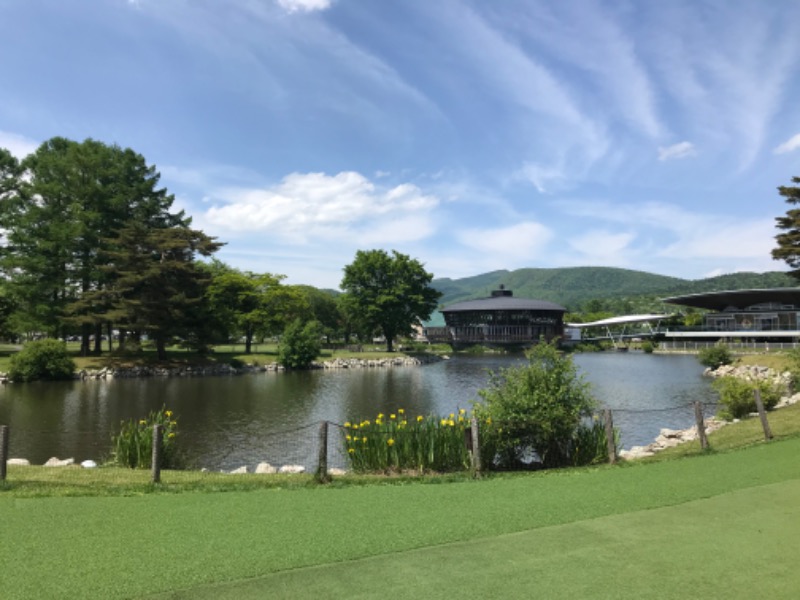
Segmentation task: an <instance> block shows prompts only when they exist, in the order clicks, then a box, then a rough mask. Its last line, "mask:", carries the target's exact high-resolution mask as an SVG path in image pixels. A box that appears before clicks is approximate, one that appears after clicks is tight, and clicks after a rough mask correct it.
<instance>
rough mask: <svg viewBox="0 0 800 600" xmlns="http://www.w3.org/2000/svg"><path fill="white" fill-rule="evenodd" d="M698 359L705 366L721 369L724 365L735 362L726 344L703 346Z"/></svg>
mask: <svg viewBox="0 0 800 600" xmlns="http://www.w3.org/2000/svg"><path fill="white" fill-rule="evenodd" d="M697 360H699V361H700V364H701V365H703V366H705V367H710V368H712V369H719V368H720V367H721V366H722V365H729V364H731V363H732V362H733V356H731V352H730V350H728V347H727V346H726V345H725V344H717V345H716V346H709V347H708V348H703V349H702V350H700V352H699V353H698V354H697Z"/></svg>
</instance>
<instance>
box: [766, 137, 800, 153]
mask: <svg viewBox="0 0 800 600" xmlns="http://www.w3.org/2000/svg"><path fill="white" fill-rule="evenodd" d="M798 148H800V133H796V134H795V135H793V136H792V137H790V138H789V139H788V140H786V141H785V142H783V143H782V144H781V145H779V146H778V147H776V148H775V149H774V150H773V151H772V152H773V153H774V154H786V153H787V152H793V151H795V150H797V149H798Z"/></svg>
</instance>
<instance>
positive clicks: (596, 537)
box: [159, 480, 800, 600]
mask: <svg viewBox="0 0 800 600" xmlns="http://www.w3.org/2000/svg"><path fill="white" fill-rule="evenodd" d="M737 517H738V518H737ZM732 519H734V520H735V522H732ZM798 537H800V480H793V481H788V482H784V483H779V484H772V485H767V486H761V487H757V488H750V489H746V490H737V491H734V492H729V493H727V494H723V495H721V496H715V497H714V498H711V499H704V500H696V501H694V502H689V503H686V504H682V505H678V506H672V507H667V508H659V509H653V510H644V511H638V512H633V513H627V514H624V515H614V516H610V517H601V518H597V519H591V520H587V521H579V522H577V523H570V524H567V525H555V526H552V527H545V528H541V529H534V530H529V531H524V532H521V533H514V534H506V535H500V536H495V537H491V538H485V539H479V540H474V541H469V542H461V543H455V544H446V545H441V546H435V547H432V548H424V549H420V550H411V551H407V552H402V553H397V554H389V555H382V556H378V557H374V558H367V559H362V560H355V561H349V562H345V563H336V564H329V565H323V566H319V567H310V568H306V569H294V570H290V571H282V572H278V573H272V574H270V575H267V576H265V577H258V578H253V579H249V580H245V581H237V582H232V583H228V584H219V585H210V586H204V587H199V588H192V589H189V590H183V591H178V592H173V593H169V594H165V595H163V596H159V597H160V598H170V599H172V600H182V599H190V598H191V599H192V600H204V599H206V598H209V599H211V598H213V599H214V600H223V599H225V598H235V599H236V600H248V599H251V598H252V599H256V598H267V597H268V598H272V599H276V600H277V599H281V598H286V599H296V598H347V599H354V598H386V597H391V598H394V599H403V598H409V599H416V598H426V599H428V600H431V599H437V598H459V599H464V598H481V599H482V598H615V599H618V598H631V599H639V598H652V597H657V598H664V599H669V598H675V599H681V600H683V599H685V598H796V597H797V591H798V590H800V571H798V569H797V568H796V554H797V549H798V542H797V540H798Z"/></svg>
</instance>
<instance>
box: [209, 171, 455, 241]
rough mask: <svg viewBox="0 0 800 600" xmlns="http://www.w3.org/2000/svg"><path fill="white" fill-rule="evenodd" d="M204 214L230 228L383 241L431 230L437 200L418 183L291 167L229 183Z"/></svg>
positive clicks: (293, 237)
mask: <svg viewBox="0 0 800 600" xmlns="http://www.w3.org/2000/svg"><path fill="white" fill-rule="evenodd" d="M215 196H216V197H217V198H224V199H225V200H224V201H223V203H222V204H216V205H215V206H212V207H211V208H210V209H209V210H208V211H206V213H205V215H204V219H205V221H206V222H207V223H209V224H211V225H213V226H214V227H217V228H221V229H224V230H227V231H229V232H243V233H244V232H261V233H269V234H271V235H273V236H277V237H279V238H283V239H285V240H288V241H293V242H296V243H303V242H306V241H309V240H314V239H315V238H325V239H340V240H347V241H348V242H352V240H353V239H354V237H359V238H364V239H369V240H372V239H374V238H376V237H377V238H380V241H382V242H383V243H392V242H396V241H408V240H412V239H413V240H416V239H422V238H423V237H425V236H427V235H430V234H431V233H432V232H433V231H434V226H433V224H432V223H431V221H430V213H431V211H433V209H435V208H436V207H437V206H438V204H439V200H438V199H437V198H436V197H435V196H432V195H428V194H425V193H423V192H422V190H420V189H419V188H418V187H417V186H415V185H412V184H409V183H403V184H400V185H396V186H394V187H381V186H376V185H375V184H374V183H372V182H371V181H370V180H368V179H367V178H366V177H364V176H363V175H361V174H360V173H356V172H353V171H347V172H341V173H339V174H337V175H334V176H330V175H326V174H325V173H292V174H290V175H287V176H286V177H284V178H283V180H282V181H281V183H280V184H279V185H277V186H273V187H270V188H266V189H260V188H232V189H227V190H222V191H220V192H218V193H216V194H215Z"/></svg>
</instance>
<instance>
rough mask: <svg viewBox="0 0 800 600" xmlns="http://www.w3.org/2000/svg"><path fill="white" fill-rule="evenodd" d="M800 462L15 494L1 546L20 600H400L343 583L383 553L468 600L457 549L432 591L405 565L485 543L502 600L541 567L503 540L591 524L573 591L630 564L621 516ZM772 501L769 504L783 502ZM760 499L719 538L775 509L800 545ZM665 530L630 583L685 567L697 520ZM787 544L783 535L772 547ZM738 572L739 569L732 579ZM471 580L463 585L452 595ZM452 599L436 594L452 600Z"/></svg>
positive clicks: (677, 518)
mask: <svg viewBox="0 0 800 600" xmlns="http://www.w3.org/2000/svg"><path fill="white" fill-rule="evenodd" d="M799 452H800V438H794V439H789V440H784V441H780V442H774V443H771V444H762V445H758V446H753V447H751V448H748V449H746V450H740V451H732V452H727V453H718V454H713V455H707V456H703V457H699V458H693V459H685V460H674V461H664V462H660V463H656V464H645V463H641V464H636V465H628V466H623V467H601V468H594V469H578V470H571V471H560V472H555V471H554V472H549V473H537V474H530V475H524V476H515V477H498V478H490V479H485V480H478V481H467V480H463V481H462V482H460V483H453V484H451V485H368V486H364V485H351V486H346V487H313V488H302V489H300V488H297V489H286V488H283V487H280V488H273V489H263V490H259V491H244V492H243V491H229V492H228V493H213V494H209V493H182V494H173V493H150V494H143V495H138V496H128V497H74V498H53V497H50V498H19V497H16V496H15V495H14V494H13V490H12V493H11V494H9V493H8V492H3V493H0V513H2V515H3V519H2V520H1V521H0V535H2V539H3V541H4V543H3V544H2V545H0V563H2V564H3V569H2V571H1V572H0V579H1V580H2V581H0V586H1V589H3V591H4V597H6V598H34V597H36V598H41V597H47V598H77V597H80V598H130V597H134V598H138V597H142V596H146V595H147V594H155V593H166V592H171V591H175V590H181V589H191V590H192V591H191V592H189V593H188V595H187V596H186V597H194V594H195V593H200V590H202V589H205V588H204V586H215V585H218V584H220V583H225V582H240V583H241V582H243V581H244V580H247V579H250V578H257V577H264V576H275V577H280V578H284V577H285V578H287V579H286V580H283V579H281V580H280V581H285V583H280V585H279V587H278V588H277V589H276V588H273V586H272V583H270V579H269V578H268V579H266V580H265V581H266V584H265V585H266V586H267V587H261V588H258V589H257V590H256V592H254V593H253V596H252V597H257V596H258V594H259V593H260V594H261V597H265V596H270V595H271V594H273V593H274V592H276V591H280V590H281V589H285V590H288V592H287V595H286V596H285V597H311V596H312V595H316V596H322V597H344V596H347V597H353V596H355V597H359V595H360V597H381V596H382V597H385V596H386V594H387V590H386V588H385V587H384V586H383V585H382V584H381V585H378V584H376V583H374V582H372V583H370V582H369V581H365V580H364V579H363V573H362V568H361V567H359V566H358V565H356V566H355V567H353V568H352V569H350V570H349V571H347V572H348V573H350V575H351V577H352V579H350V580H349V582H350V584H349V585H347V586H344V585H343V583H342V582H340V583H339V584H337V585H336V586H335V585H334V584H333V583H332V581H333V579H335V576H334V575H335V574H336V573H338V574H341V570H340V569H341V568H342V564H341V563H342V562H345V561H362V560H369V559H370V558H371V557H383V558H382V559H379V560H383V561H384V562H383V563H381V564H383V567H382V568H385V567H390V571H392V577H394V578H396V579H403V577H401V575H400V574H402V573H405V574H406V576H407V577H409V578H411V575H412V574H413V575H414V577H413V579H415V582H414V583H413V585H420V582H422V583H425V582H427V583H428V584H429V585H430V586H431V588H432V589H435V588H436V586H437V585H439V584H441V583H442V582H441V581H439V582H438V583H437V579H439V580H441V579H447V580H448V581H449V582H450V586H451V587H450V588H448V589H450V590H452V591H454V592H455V590H462V589H466V588H467V584H466V583H464V582H462V581H457V580H453V579H452V578H451V574H450V572H449V571H448V568H447V565H448V563H447V561H446V560H445V558H446V556H447V555H448V553H446V552H443V551H439V552H438V553H436V552H434V554H433V555H431V556H430V560H441V561H444V562H441V563H438V565H437V563H429V567H430V566H434V565H435V566H437V567H438V568H437V569H434V570H431V569H430V568H429V569H428V570H427V571H426V573H427V575H423V576H421V577H422V578H421V579H420V580H418V581H417V580H416V579H417V578H416V573H414V571H412V569H413V568H415V565H417V564H418V559H417V558H415V555H413V554H408V555H404V556H398V555H396V554H395V553H398V552H408V551H412V550H415V549H423V548H435V547H437V546H441V545H442V544H453V543H464V544H469V543H471V542H474V543H476V544H479V546H477V548H480V547H481V546H480V544H482V543H486V544H488V546H486V548H489V549H494V550H492V552H494V553H491V552H490V553H489V554H486V555H482V552H477V551H475V552H477V554H473V558H472V559H471V560H476V559H478V557H480V556H483V558H480V559H479V560H480V566H481V568H480V569H477V570H476V573H481V575H480V577H481V578H482V579H485V578H488V579H486V580H485V581H484V584H486V583H488V582H494V584H495V585H496V586H497V589H498V593H500V595H501V596H509V595H510V596H511V597H513V595H514V594H516V593H517V592H518V591H519V590H516V589H515V588H508V587H507V586H508V584H509V582H508V581H506V580H507V579H508V577H510V576H512V575H513V574H514V573H517V569H524V568H525V565H527V564H529V560H530V559H528V558H525V555H518V554H517V552H518V551H519V550H520V549H521V548H524V547H528V546H527V545H526V544H523V545H522V546H518V545H515V544H514V543H509V544H508V545H506V543H505V541H504V538H502V537H498V536H507V535H509V534H514V533H517V532H532V531H533V530H543V529H548V528H553V527H562V526H567V525H569V524H576V527H577V529H573V530H571V532H570V533H569V535H568V537H566V538H563V540H564V541H566V540H570V542H569V543H562V544H561V545H560V546H559V545H557V547H554V548H553V552H554V553H555V554H553V555H552V556H551V560H552V561H553V566H552V568H555V564H556V563H557V564H558V570H557V571H556V572H554V573H556V574H558V575H559V577H558V578H557V579H559V578H560V579H562V580H564V582H566V583H567V584H568V583H569V581H570V576H569V574H570V573H574V572H578V571H580V570H581V568H582V566H583V565H582V564H581V563H580V562H578V563H576V562H575V561H574V557H575V556H576V554H578V555H583V556H584V559H585V560H587V565H591V564H592V563H591V559H592V558H593V557H600V556H603V554H604V553H605V552H606V551H608V550H609V549H610V550H611V551H612V552H614V556H615V557H616V560H620V559H621V557H620V556H619V555H617V554H616V552H618V551H619V550H620V549H624V548H620V546H619V544H623V542H624V540H619V539H617V540H616V541H615V542H614V544H612V545H610V546H607V545H606V543H607V536H606V533H604V532H607V533H608V534H610V533H611V532H613V531H616V532H617V533H616V534H615V535H619V534H620V532H621V531H622V530H619V529H618V527H619V525H620V524H624V523H625V522H627V520H626V519H622V518H618V517H619V516H621V515H630V516H631V517H632V518H633V519H634V521H635V522H636V523H639V524H640V526H641V527H645V526H646V525H647V523H648V520H649V516H651V514H652V513H651V512H650V511H653V510H654V509H660V508H664V507H676V506H679V505H682V504H684V503H691V502H694V501H697V500H700V499H704V498H716V497H722V496H725V495H727V494H730V493H733V492H737V491H739V490H747V489H748V488H754V487H759V488H760V487H761V486H770V485H773V484H781V483H782V482H789V481H792V480H797V479H800V463H798V462H797V460H796V456H797V454H798V453H799ZM228 477H232V476H228ZM248 477H250V476H248ZM169 485H170V484H167V487H168V486H169ZM789 488H791V489H789ZM776 489H779V490H782V488H780V487H779V488H776ZM787 490H788V491H791V492H792V495H791V498H793V499H794V498H796V496H797V494H798V493H799V492H800V490H795V489H794V487H792V486H789V487H788V488H787ZM773 493H776V492H773V491H767V492H765V494H766V496H767V497H768V498H771V497H772V495H773ZM780 493H783V490H782V491H781V492H780ZM787 493H788V492H787ZM756 496H757V498H756V500H755V502H756V504H753V505H751V504H750V502H753V501H754V500H753V498H751V497H748V496H746V495H745V498H746V499H745V500H741V503H740V502H739V501H737V502H734V503H733V505H732V506H731V507H729V508H728V510H731V511H733V512H731V513H723V514H722V515H717V517H716V520H712V521H710V522H708V523H706V526H707V527H713V528H714V531H715V535H716V534H717V530H719V534H720V535H721V534H722V532H724V531H728V530H729V531H730V532H737V531H739V529H740V523H741V520H742V519H746V520H749V518H750V517H749V515H750V513H751V512H753V511H756V510H757V509H758V510H760V511H762V512H765V516H764V517H763V518H764V523H767V522H768V523H769V531H770V532H772V531H773V530H774V529H775V526H774V521H775V519H776V518H780V519H781V520H782V521H785V523H786V526H785V528H784V529H782V530H779V533H781V534H782V535H787V536H788V535H791V536H795V535H797V534H800V530H799V529H800V518H798V517H800V515H798V514H797V511H798V508H797V507H798V506H800V505H798V504H797V503H793V504H790V505H788V506H787V505H786V504H785V503H784V502H782V501H778V499H776V502H774V503H771V502H766V501H764V500H765V499H764V498H763V497H762V496H759V495H758V494H757V495H756ZM640 511H649V512H648V513H647V515H648V516H636V515H637V514H639V512H640ZM713 514H715V511H710V513H709V514H708V515H706V516H707V517H708V516H709V515H713ZM743 515H748V516H747V517H743ZM615 516H617V517H615ZM719 517H722V518H721V520H720V518H719ZM605 518H612V519H614V518H618V520H617V521H613V520H612V521H610V522H608V523H609V524H608V525H607V526H603V527H601V528H600V529H599V530H596V531H594V532H592V526H591V524H590V523H588V522H589V521H591V520H597V519H605ZM663 519H664V520H663V522H662V524H661V525H660V527H659V531H661V534H662V535H663V536H664V538H665V539H664V547H659V548H658V549H656V548H650V549H649V550H648V549H646V548H645V549H643V548H638V547H637V546H635V545H630V547H628V548H627V552H629V553H630V555H631V558H630V561H623V562H621V563H620V564H619V568H622V569H623V570H625V569H628V570H629V571H630V567H629V564H633V563H635V562H636V557H635V556H633V555H634V553H635V552H638V551H645V552H647V553H650V554H653V553H656V552H657V554H658V555H659V556H667V555H670V554H672V555H674V556H676V557H677V556H679V552H680V549H681V548H685V547H686V545H687V539H686V538H685V537H683V536H681V535H678V536H676V537H675V538H673V539H672V541H671V542H668V538H667V535H666V534H667V530H669V529H670V527H673V528H674V527H675V526H676V524H678V523H681V522H682V520H683V519H684V515H683V511H680V510H679V511H677V512H676V513H674V514H673V513H666V514H665V516H664V517H663ZM691 521H692V520H691V519H688V520H687V523H688V522H691ZM580 523H584V525H580ZM615 523H616V525H615ZM586 524H588V525H589V527H588V529H587V527H586ZM764 527H766V525H765V526H764ZM636 531H638V533H636V535H635V536H634V533H635V532H632V533H631V535H632V536H634V537H636V538H637V539H639V537H637V536H644V535H645V534H644V530H638V529H637V530H636ZM677 531H678V533H680V532H681V531H683V529H682V528H678V530H677ZM554 532H555V530H549V531H545V532H543V533H542V536H544V537H543V538H542V539H548V540H550V542H552V543H556V542H557V541H558V539H559V535H556V533H554ZM531 535H534V534H531ZM697 535H698V540H702V539H705V538H706V536H708V529H704V530H703V531H698V533H697ZM539 537H540V536H539V535H535V536H534V537H532V538H530V545H532V546H534V547H535V546H536V544H537V543H538V539H539ZM632 539H633V538H632ZM791 539H794V538H793V537H792V538H791ZM550 542H548V543H550ZM728 542H731V543H733V540H732V539H723V540H721V541H720V547H721V548H724V547H725V544H726V543H728ZM772 542H774V538H773V537H770V543H772ZM706 545H709V544H708V543H706ZM779 546H780V544H779ZM545 547H546V546H545ZM503 548H506V550H503ZM759 549H760V546H750V547H748V548H743V549H741V552H740V555H741V556H742V557H744V558H746V557H747V556H749V554H750V553H751V552H752V551H756V552H757V551H759ZM470 552H471V553H472V552H473V551H470ZM587 553H588V554H587ZM534 555H536V553H534ZM680 556H685V554H681V555H680ZM770 556H772V555H770ZM450 560H451V561H452V560H453V558H452V556H451V559H450ZM783 560H790V555H784V559H783ZM791 560H793V558H791ZM651 562H652V557H651ZM333 564H337V568H336V569H332V570H329V571H328V575H327V577H328V578H329V579H328V581H330V582H331V583H329V585H331V586H333V587H332V588H331V589H330V590H329V591H330V593H329V594H328V593H324V592H323V591H320V590H314V588H313V586H312V587H305V588H304V587H303V584H304V582H305V583H309V582H312V581H314V580H315V579H314V577H315V576H314V573H312V572H309V573H308V574H307V575H306V576H298V575H292V574H291V573H290V572H289V571H290V570H293V569H303V568H313V567H321V568H323V569H329V567H326V566H325V565H333ZM470 564H472V568H476V566H477V565H475V564H474V563H470ZM55 565H57V568H55V567H54V566H55ZM728 567H729V565H727V564H718V561H717V559H715V557H714V555H713V554H712V555H709V556H707V557H704V561H703V564H702V565H699V564H698V565H697V567H696V570H697V572H695V573H692V574H691V575H690V577H692V578H694V577H699V576H700V575H702V573H706V575H707V574H708V573H709V572H715V573H716V572H722V571H724V570H725V569H727V568H728ZM775 567H776V568H778V567H781V568H782V565H781V564H776V565H775ZM548 568H549V567H548ZM738 570H739V568H732V569H731V572H732V573H736V572H738ZM363 571H364V572H366V573H373V574H377V573H378V572H379V569H376V568H375V567H363ZM281 573H283V575H280V574H281ZM519 575H520V576H522V577H527V579H526V581H529V580H530V577H531V575H532V573H527V574H526V573H525V572H524V571H523V570H521V571H520V572H519ZM292 577H295V578H298V577H299V579H297V580H296V581H294V583H291V582H289V581H288V580H289V579H292ZM548 581H550V580H549V579H548ZM381 582H383V579H381ZM251 583H252V582H251ZM552 583H553V582H552V581H550V584H552ZM620 583H623V584H625V583H626V581H625V580H624V579H623V580H621V582H620ZM630 583H631V582H627V584H630ZM722 583H725V582H724V581H723V582H722ZM462 584H463V585H464V587H463V588H462V587H452V586H461V585H462ZM232 585H234V588H233V590H232V591H231V590H229V591H226V592H223V591H219V590H217V591H214V593H213V594H209V596H211V595H213V596H214V597H234V596H235V597H240V591H241V590H239V589H238V588H237V587H236V586H237V585H239V584H235V583H234V584H232ZM398 585H400V583H398ZM548 585H549V584H548ZM283 586H285V587H283ZM337 586H338V587H337ZM257 587H258V586H257ZM195 588H199V590H198V589H195ZM630 589H634V587H631V588H630ZM636 589H638V588H636ZM400 590H402V585H401V587H400ZM504 590H505V591H506V592H508V593H503V592H504ZM625 590H626V588H625V587H621V588H616V589H615V590H614V592H615V594H616V597H634V596H633V595H632V594H625V593H624V592H625ZM554 591H555V590H554ZM289 592H291V593H289ZM334 592H335V593H334ZM344 592H347V593H344ZM446 592H447V590H443V591H441V593H439V594H437V595H436V596H437V597H452V596H450V595H449V594H448V593H446ZM683 592H684V593H685V589H684V590H683ZM295 594H296V595H295ZM422 595H423V596H425V594H424V593H423V594H422ZM454 595H459V596H460V595H462V594H454ZM755 595H757V594H755ZM471 597H477V596H474V595H473V596H471ZM583 597H586V596H585V595H584V596H583Z"/></svg>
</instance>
